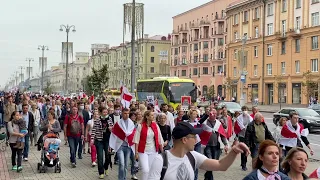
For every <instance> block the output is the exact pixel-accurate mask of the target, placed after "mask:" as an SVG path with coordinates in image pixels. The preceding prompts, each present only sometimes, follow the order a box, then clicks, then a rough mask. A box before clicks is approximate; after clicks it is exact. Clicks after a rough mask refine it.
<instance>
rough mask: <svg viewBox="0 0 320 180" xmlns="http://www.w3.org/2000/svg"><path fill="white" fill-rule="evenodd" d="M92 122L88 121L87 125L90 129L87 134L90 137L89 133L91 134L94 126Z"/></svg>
mask: <svg viewBox="0 0 320 180" xmlns="http://www.w3.org/2000/svg"><path fill="white" fill-rule="evenodd" d="M93 121H94V120H93V119H91V120H89V121H88V124H89V125H90V129H89V132H88V133H89V134H90V135H91V133H92V128H93V124H94V122H93Z"/></svg>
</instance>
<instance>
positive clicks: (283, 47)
mask: <svg viewBox="0 0 320 180" xmlns="http://www.w3.org/2000/svg"><path fill="white" fill-rule="evenodd" d="M285 53H286V42H285V41H282V42H281V54H285Z"/></svg>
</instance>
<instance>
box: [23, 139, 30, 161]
mask: <svg viewBox="0 0 320 180" xmlns="http://www.w3.org/2000/svg"><path fill="white" fill-rule="evenodd" d="M24 140H25V143H24V149H23V158H28V155H29V140H30V136H29V134H27V135H25V136H24Z"/></svg>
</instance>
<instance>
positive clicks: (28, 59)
mask: <svg viewBox="0 0 320 180" xmlns="http://www.w3.org/2000/svg"><path fill="white" fill-rule="evenodd" d="M26 61H28V62H29V67H28V68H29V69H28V77H29V82H30V78H31V61H34V60H33V58H27V59H26Z"/></svg>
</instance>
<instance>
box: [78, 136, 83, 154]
mask: <svg viewBox="0 0 320 180" xmlns="http://www.w3.org/2000/svg"><path fill="white" fill-rule="evenodd" d="M82 151H83V140H82V139H81V138H80V141H79V146H78V157H79V158H80V157H82Z"/></svg>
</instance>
